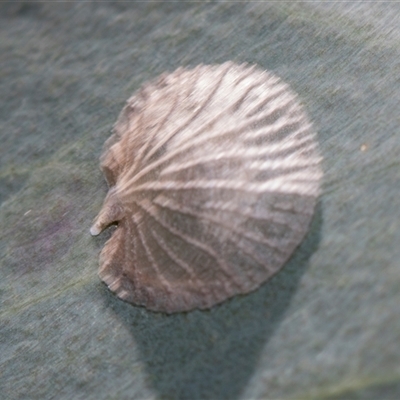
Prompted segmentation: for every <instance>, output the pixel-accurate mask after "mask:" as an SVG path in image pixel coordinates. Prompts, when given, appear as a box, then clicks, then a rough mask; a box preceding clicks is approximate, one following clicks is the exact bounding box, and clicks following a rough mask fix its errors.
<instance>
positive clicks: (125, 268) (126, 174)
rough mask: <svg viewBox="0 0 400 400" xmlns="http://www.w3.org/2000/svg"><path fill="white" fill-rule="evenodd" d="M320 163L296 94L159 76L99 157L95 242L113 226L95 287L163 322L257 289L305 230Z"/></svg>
mask: <svg viewBox="0 0 400 400" xmlns="http://www.w3.org/2000/svg"><path fill="white" fill-rule="evenodd" d="M320 160H321V159H320V156H319V152H318V149H317V144H316V140H315V133H314V131H313V129H312V126H311V124H310V122H309V120H308V119H307V117H306V115H305V113H304V111H303V109H302V108H301V106H300V105H299V102H298V100H297V98H296V95H295V94H294V93H293V92H292V91H291V90H290V89H289V87H288V85H286V84H285V83H283V82H282V81H281V80H280V79H279V78H277V77H276V76H274V75H272V74H270V73H269V72H265V71H262V70H260V69H258V68H256V67H253V66H249V65H247V64H242V65H237V64H234V63H232V62H227V63H224V64H222V65H200V66H197V67H195V68H193V69H186V68H179V69H177V70H176V71H175V72H173V73H170V74H164V75H161V76H160V77H159V78H157V79H156V80H154V81H153V82H150V83H147V84H145V85H144V86H143V87H142V88H141V89H140V90H139V91H138V92H137V93H136V94H135V95H134V96H133V97H131V98H130V99H129V100H128V101H127V104H126V105H125V107H124V109H123V110H122V112H121V114H120V116H119V118H118V120H117V122H116V124H115V127H114V134H113V135H112V136H111V137H110V139H108V141H107V142H106V144H105V148H104V153H103V155H102V157H101V167H102V169H103V172H104V175H105V177H106V180H107V182H108V185H109V187H110V190H109V192H108V194H107V197H106V199H105V201H104V205H103V207H102V209H101V211H100V213H99V215H98V216H97V218H96V220H95V222H94V225H93V226H92V228H91V230H90V232H91V234H92V235H98V234H99V233H100V232H101V231H102V230H103V229H105V228H106V227H107V226H109V225H111V224H116V225H117V227H116V230H115V232H114V233H113V235H112V237H111V239H110V240H109V241H108V242H107V243H106V244H105V246H104V249H103V251H102V252H101V256H100V270H99V275H100V278H101V279H102V280H103V281H104V282H105V283H106V284H107V285H108V287H109V288H110V289H111V290H112V291H113V292H115V293H116V294H117V295H118V296H119V297H120V298H122V299H124V300H126V301H129V302H131V303H134V304H138V305H143V306H145V307H147V308H149V309H151V310H155V311H164V312H167V313H173V312H177V311H187V310H191V309H193V308H200V309H204V308H209V307H212V306H213V305H214V304H217V303H219V302H222V301H223V300H225V299H227V298H229V297H231V296H233V295H235V294H238V293H247V292H250V291H252V290H254V289H256V288H257V287H259V286H260V285H261V284H262V283H263V282H264V281H265V280H267V279H268V278H269V277H271V276H272V275H273V274H275V273H276V272H277V271H278V270H279V269H280V268H281V267H282V266H283V265H284V263H285V262H286V261H287V260H288V258H289V257H290V256H291V254H292V253H293V251H294V250H295V248H296V247H297V246H298V244H299V243H300V242H301V240H302V239H303V237H304V235H305V233H306V231H307V229H308V226H309V223H310V220H311V217H312V214H313V212H314V207H315V203H316V198H317V196H318V192H319V187H320V179H321V169H320Z"/></svg>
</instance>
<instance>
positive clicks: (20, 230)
mask: <svg viewBox="0 0 400 400" xmlns="http://www.w3.org/2000/svg"><path fill="white" fill-rule="evenodd" d="M227 60H232V61H235V62H237V63H241V62H248V63H251V64H257V65H259V66H260V67H261V68H263V69H266V70H270V71H272V72H273V73H275V74H276V75H278V76H280V77H281V78H282V79H283V80H284V81H286V82H287V83H288V84H289V85H290V86H291V87H292V89H293V90H295V91H296V92H297V93H298V94H299V97H300V99H301V101H302V103H303V105H304V107H305V109H306V110H307V112H308V114H309V116H310V118H311V120H312V121H313V122H314V125H315V128H316V130H317V132H318V140H319V144H320V149H321V153H322V156H323V170H324V183H323V192H322V196H321V198H320V201H319V204H318V207H317V211H316V214H315V217H314V219H313V222H312V226H311V229H310V232H309V234H308V236H307V237H306V239H305V241H304V242H303V243H302V245H301V246H300V247H299V248H298V250H297V251H296V253H295V254H294V256H293V257H292V259H291V260H290V261H289V263H288V264H287V265H286V266H285V267H284V269H283V270H282V271H281V272H280V273H279V274H278V275H276V276H275V277H274V278H273V279H272V280H270V281H269V282H267V283H266V284H265V285H263V286H262V287H261V288H260V289H259V290H257V291H256V292H254V293H251V294H249V295H246V296H237V297H235V298H233V299H232V300H229V301H227V302H225V303H223V304H222V305H220V306H217V307H214V308H213V309H211V310H209V311H193V312H190V313H181V314H176V315H172V316H167V315H164V314H160V313H152V312H149V311H147V310H145V309H143V308H140V307H134V306H131V305H129V304H126V303H123V302H121V301H120V300H118V299H116V298H115V297H114V296H113V295H112V294H111V293H110V292H109V291H108V290H107V288H106V287H105V286H104V285H103V284H102V283H101V282H100V280H99V278H98V277H97V268H98V255H99V252H100V249H101V248H102V246H103V244H104V242H105V241H106V240H107V234H104V235H100V237H98V238H92V237H91V236H90V235H89V228H90V225H91V222H92V220H93V218H94V217H95V215H96V214H97V212H98V210H99V209H100V206H101V203H102V201H103V198H104V196H105V193H106V192H107V185H106V183H105V181H104V178H103V176H102V173H101V171H100V170H99V156H100V154H101V152H102V145H103V143H104V141H105V140H106V139H107V138H108V137H109V136H110V131H111V129H112V126H113V123H114V122H115V120H116V118H117V116H118V114H119V112H120V110H121V109H122V107H123V105H124V102H125V100H126V99H127V98H128V97H129V96H130V95H131V94H132V93H133V92H134V91H135V90H137V89H138V88H139V87H140V85H141V84H142V83H144V82H145V81H148V80H149V79H152V78H154V77H156V76H158V75H159V74H161V73H163V72H165V71H173V70H174V69H176V68H177V67H179V66H194V65H197V64H200V63H204V64H216V63H222V62H224V61H227ZM399 60H400V4H399V3H397V2H375V3H373V2H357V3H353V2H351V1H347V2H346V1H345V2H328V1H315V2H313V1H307V2H300V1H299V2H285V1H280V2H269V1H265V2H234V1H232V2H230V1H203V2H184V1H177V2H155V1H147V2H146V1H143V2H134V1H132V2H121V1H101V2H100V1H62V2H57V1H54V2H44V1H13V2H2V3H1V4H0V88H1V95H2V99H1V101H0V228H1V230H0V331H1V332H0V365H1V367H0V392H1V397H2V398H4V399H27V398H29V399H52V398H58V399H109V398H115V399H234V400H236V399H238V400H239V399H244V400H245V399H277V398H280V399H293V398H295V399H299V398H301V399H377V398H379V399H398V398H399V396H400V346H399V343H400V261H399V260H400V246H399V243H400V207H399V205H400V201H399V188H400V168H399V167H400V162H399V154H400V128H399V126H400V113H399V109H400V61H399ZM108 235H109V233H108Z"/></svg>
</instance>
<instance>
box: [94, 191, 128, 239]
mask: <svg viewBox="0 0 400 400" xmlns="http://www.w3.org/2000/svg"><path fill="white" fill-rule="evenodd" d="M122 217H123V210H122V206H121V204H120V203H119V201H118V199H117V196H116V195H115V193H114V192H113V191H109V192H108V194H107V197H106V199H105V200H104V203H103V207H102V208H101V210H100V212H99V214H98V215H97V217H96V219H95V221H94V223H93V225H92V227H91V228H90V234H91V235H92V236H97V235H98V234H100V233H101V232H102V231H103V230H104V229H106V228H107V227H108V226H110V225H111V224H113V223H116V222H118V221H120V220H121V219H122Z"/></svg>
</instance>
